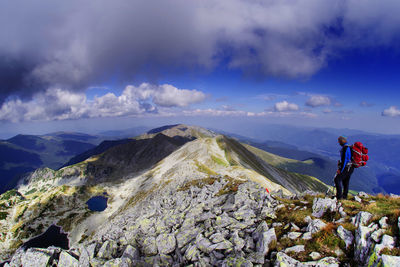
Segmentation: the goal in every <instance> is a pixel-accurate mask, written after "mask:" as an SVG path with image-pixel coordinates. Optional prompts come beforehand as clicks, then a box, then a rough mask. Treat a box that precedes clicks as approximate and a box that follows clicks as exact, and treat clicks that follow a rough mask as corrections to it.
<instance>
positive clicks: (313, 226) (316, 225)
mask: <svg viewBox="0 0 400 267" xmlns="http://www.w3.org/2000/svg"><path fill="white" fill-rule="evenodd" d="M325 226H326V223H324V222H323V221H321V220H320V219H315V220H312V221H310V222H309V224H308V226H307V232H311V234H314V233H317V232H319V231H321V230H322V229H323V228H324V227H325Z"/></svg>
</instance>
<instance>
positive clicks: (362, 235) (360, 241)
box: [354, 225, 374, 264]
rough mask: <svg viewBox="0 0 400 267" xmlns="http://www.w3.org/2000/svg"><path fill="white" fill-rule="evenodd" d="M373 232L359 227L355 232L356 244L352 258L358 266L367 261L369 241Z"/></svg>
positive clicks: (370, 229)
mask: <svg viewBox="0 0 400 267" xmlns="http://www.w3.org/2000/svg"><path fill="white" fill-rule="evenodd" d="M373 231H374V229H373V228H369V227H365V226H361V225H360V226H359V227H358V228H357V230H356V241H355V242H356V243H355V251H354V256H355V259H356V261H358V262H359V263H360V264H364V263H365V262H366V260H367V257H368V255H369V252H370V249H371V246H372V241H371V238H370V236H371V234H372V232H373Z"/></svg>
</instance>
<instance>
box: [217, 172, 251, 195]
mask: <svg viewBox="0 0 400 267" xmlns="http://www.w3.org/2000/svg"><path fill="white" fill-rule="evenodd" d="M225 179H226V180H228V183H227V184H226V185H224V187H223V188H221V189H220V190H219V191H218V193H217V194H216V196H221V195H224V194H229V193H232V192H236V191H238V189H239V185H241V184H243V183H245V182H246V180H238V179H234V178H232V177H229V176H225Z"/></svg>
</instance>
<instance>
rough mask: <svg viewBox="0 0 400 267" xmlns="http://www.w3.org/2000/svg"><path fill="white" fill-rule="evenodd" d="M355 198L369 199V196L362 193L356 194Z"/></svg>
mask: <svg viewBox="0 0 400 267" xmlns="http://www.w3.org/2000/svg"><path fill="white" fill-rule="evenodd" d="M357 196H359V197H362V198H369V195H368V194H367V193H365V192H363V191H360V192H358V194H357Z"/></svg>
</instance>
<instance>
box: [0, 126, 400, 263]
mask: <svg viewBox="0 0 400 267" xmlns="http://www.w3.org/2000/svg"><path fill="white" fill-rule="evenodd" d="M252 151H255V152H256V153H253V152H252ZM263 153H264V152H263V151H261V150H257V151H256V150H254V149H252V148H251V147H250V146H244V145H242V144H241V143H240V142H238V141H237V140H235V139H232V138H230V137H227V136H223V135H217V134H215V133H213V132H209V131H207V130H205V129H201V128H200V129H199V128H198V127H191V126H185V125H174V126H169V127H162V128H160V129H155V130H152V131H150V132H149V133H147V134H145V135H142V136H140V137H138V138H136V139H134V140H133V141H132V142H128V143H124V144H120V145H117V146H113V147H112V148H110V149H108V150H106V151H104V152H103V153H101V154H99V155H93V156H91V157H90V158H88V159H86V160H85V161H83V162H80V163H77V164H74V165H71V166H67V167H64V168H62V169H60V170H57V171H55V170H51V169H39V170H37V171H35V172H34V173H32V174H31V175H30V176H28V177H26V179H25V180H24V183H22V184H20V185H19V187H18V188H16V189H15V190H12V191H8V192H6V193H5V194H3V195H1V196H0V216H1V217H0V229H1V236H0V259H2V260H7V263H5V266H253V265H254V266H395V265H393V264H396V263H399V259H400V257H399V256H400V248H399V243H398V242H399V216H400V198H397V197H396V196H392V197H389V196H384V195H378V196H371V195H368V194H365V193H362V192H361V193H358V195H356V196H351V198H350V199H349V200H345V201H341V202H337V201H336V200H334V199H331V198H327V197H325V195H324V194H323V193H324V192H326V189H327V188H328V186H327V185H325V184H324V183H322V182H320V181H319V180H318V179H316V178H314V177H311V176H307V175H302V174H297V173H291V172H287V171H285V170H283V169H279V168H277V167H274V166H273V165H271V164H272V163H271V164H270V162H268V158H269V157H270V155H264V154H263ZM104 193H106V195H107V196H108V206H107V208H106V209H105V210H104V211H102V212H95V211H90V210H89V209H88V207H87V205H86V203H85V202H86V201H87V200H88V199H89V198H91V197H92V196H96V195H99V194H104ZM52 224H56V225H59V226H61V227H62V228H63V230H64V231H66V232H67V233H68V238H69V249H61V248H57V247H47V248H35V247H32V248H28V249H25V248H24V247H23V246H21V245H22V244H23V243H24V242H26V241H28V240H29V239H31V238H32V237H34V236H36V235H38V234H40V233H43V232H44V231H45V230H46V229H47V228H48V227H49V226H50V225H52Z"/></svg>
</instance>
